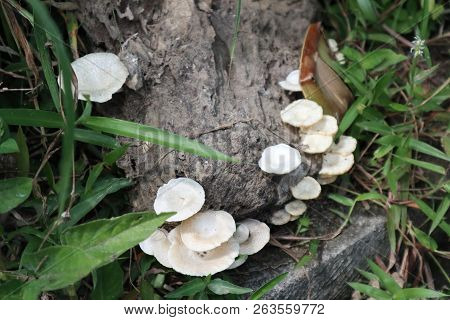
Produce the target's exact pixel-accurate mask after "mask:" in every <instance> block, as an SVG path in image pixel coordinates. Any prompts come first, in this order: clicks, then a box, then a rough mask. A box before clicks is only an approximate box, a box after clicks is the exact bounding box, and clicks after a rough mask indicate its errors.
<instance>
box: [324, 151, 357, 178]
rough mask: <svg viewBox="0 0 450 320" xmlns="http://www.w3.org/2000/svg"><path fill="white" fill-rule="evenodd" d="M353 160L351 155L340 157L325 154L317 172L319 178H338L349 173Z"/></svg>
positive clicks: (335, 154)
mask: <svg viewBox="0 0 450 320" xmlns="http://www.w3.org/2000/svg"><path fill="white" fill-rule="evenodd" d="M354 163H355V158H354V157H353V154H352V153H351V154H349V155H347V156H341V155H340V154H337V153H325V154H324V155H323V158H322V169H320V171H319V175H321V176H338V175H341V174H344V173H346V172H347V171H349V170H350V169H351V168H352V166H353V164H354Z"/></svg>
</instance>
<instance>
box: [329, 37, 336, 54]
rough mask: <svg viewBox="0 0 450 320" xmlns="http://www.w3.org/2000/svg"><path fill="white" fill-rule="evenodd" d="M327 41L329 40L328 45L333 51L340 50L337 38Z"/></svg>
mask: <svg viewBox="0 0 450 320" xmlns="http://www.w3.org/2000/svg"><path fill="white" fill-rule="evenodd" d="M327 42H328V47H329V48H330V50H331V52H333V53H334V52H337V51H338V50H339V48H338V44H337V42H336V40H334V39H331V38H330V39H328V40H327Z"/></svg>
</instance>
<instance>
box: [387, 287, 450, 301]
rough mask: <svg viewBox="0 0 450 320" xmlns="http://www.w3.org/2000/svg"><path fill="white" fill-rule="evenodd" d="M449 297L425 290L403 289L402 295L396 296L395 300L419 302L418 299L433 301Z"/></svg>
mask: <svg viewBox="0 0 450 320" xmlns="http://www.w3.org/2000/svg"><path fill="white" fill-rule="evenodd" d="M444 297H448V295H446V294H444V293H442V292H439V291H434V290H430V289H425V288H405V289H402V291H401V294H400V295H398V297H397V295H394V299H396V298H400V299H409V300H417V299H433V298H444Z"/></svg>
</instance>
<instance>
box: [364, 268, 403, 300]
mask: <svg viewBox="0 0 450 320" xmlns="http://www.w3.org/2000/svg"><path fill="white" fill-rule="evenodd" d="M368 264H369V267H370V269H371V270H372V272H373V273H374V274H376V276H377V277H378V279H380V283H381V285H382V286H383V287H384V288H386V290H388V291H389V292H390V293H392V294H395V293H397V292H399V291H400V290H401V288H400V286H399V285H398V284H397V282H395V280H394V279H393V278H392V277H391V276H390V275H389V274H388V273H386V272H385V271H383V269H381V268H380V267H379V266H378V265H377V264H375V263H374V262H373V261H370V260H369V261H368Z"/></svg>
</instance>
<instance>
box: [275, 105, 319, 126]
mask: <svg viewBox="0 0 450 320" xmlns="http://www.w3.org/2000/svg"><path fill="white" fill-rule="evenodd" d="M280 115H281V120H282V121H283V122H284V123H288V124H290V125H291V126H294V127H309V126H312V125H313V124H315V123H316V122H318V121H319V120H320V119H322V116H323V109H322V107H321V106H319V105H318V104H317V103H315V102H314V101H312V100H307V99H300V100H296V101H294V102H292V103H290V104H289V105H288V106H287V107H286V108H284V109H283V110H281V112H280Z"/></svg>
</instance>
